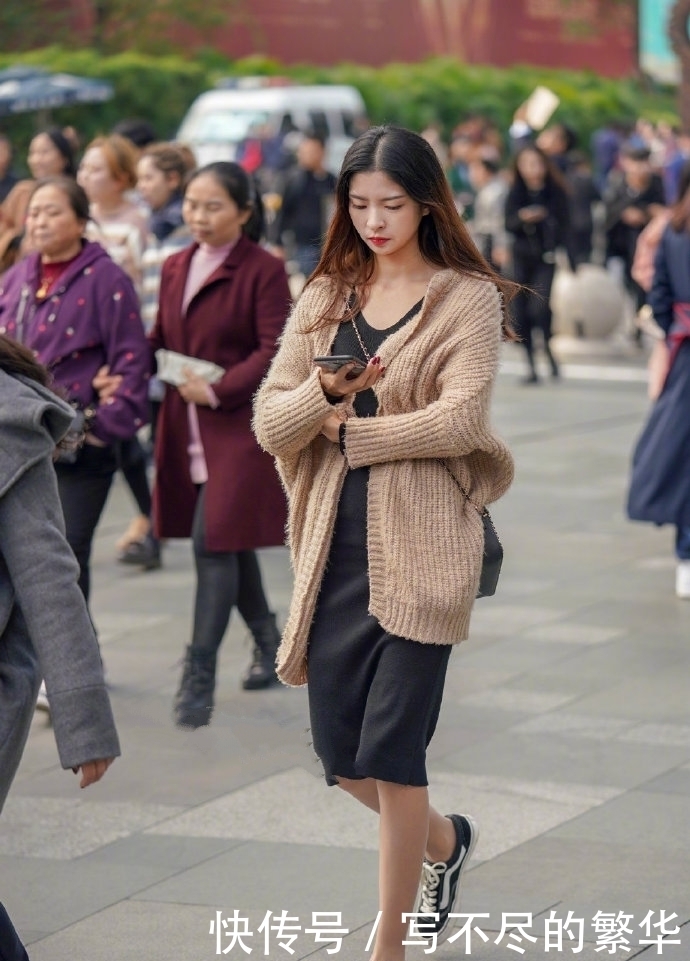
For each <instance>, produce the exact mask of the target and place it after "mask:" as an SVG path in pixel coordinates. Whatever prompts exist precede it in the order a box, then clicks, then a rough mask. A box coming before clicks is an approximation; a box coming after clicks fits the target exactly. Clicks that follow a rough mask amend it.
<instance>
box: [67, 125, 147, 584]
mask: <svg viewBox="0 0 690 961" xmlns="http://www.w3.org/2000/svg"><path fill="white" fill-rule="evenodd" d="M77 182H78V183H79V184H80V185H81V186H82V187H83V188H84V190H85V192H86V196H87V197H88V198H89V205H90V206H89V211H90V214H91V220H92V222H91V224H89V227H88V228H87V237H88V238H89V239H90V240H94V241H97V242H98V243H100V244H101V245H102V246H103V247H104V248H105V249H106V250H107V252H108V254H109V255H110V256H111V257H112V259H113V260H114V261H115V263H116V264H118V265H119V266H120V267H122V269H123V270H124V271H125V272H126V273H127V274H128V276H129V278H130V280H131V281H132V283H133V284H134V288H135V290H136V292H137V296H138V297H139V298H141V295H142V286H143V284H142V279H143V257H144V251H145V249H146V244H147V240H148V222H147V215H146V211H145V210H144V208H143V207H142V206H140V205H139V204H138V203H136V202H135V201H134V200H132V199H131V198H130V197H129V196H128V194H129V192H130V191H131V190H133V189H134V187H135V186H136V183H137V153H136V150H135V148H134V147H133V146H132V144H131V143H130V142H129V140H127V139H126V138H125V137H121V136H119V135H118V134H111V135H110V136H108V137H97V138H96V139H95V140H92V141H91V143H90V144H89V145H88V146H87V148H86V151H85V152H84V156H83V158H82V161H81V163H80V164H79V170H78V172H77ZM114 449H115V453H116V455H117V460H118V466H119V467H120V469H121V471H122V474H123V476H124V478H125V481H126V482H127V486H128V487H129V489H130V491H131V493H132V496H133V498H134V501H135V503H136V505H137V510H138V514H137V516H136V517H135V518H133V520H132V522H131V524H130V525H129V527H128V529H127V530H126V531H125V533H124V534H123V535H122V537H121V538H120V539H119V540H118V542H117V545H116V547H117V550H118V552H119V556H120V557H122V555H123V554H124V552H125V551H126V550H127V549H128V547H129V545H130V544H139V543H141V542H142V541H143V540H144V539H145V538H146V536H147V535H148V533H149V530H150V526H151V524H150V517H151V489H150V485H149V481H148V476H147V472H146V467H147V463H146V453H145V451H144V449H143V448H142V446H141V444H140V442H139V440H138V438H137V437H136V435H134V436H132V437H131V438H128V439H127V440H126V441H122V442H119V443H117V444H116V445H115V447H114ZM149 546H150V545H149ZM144 566H145V567H146V569H148V570H153V569H154V568H156V567H159V566H160V551H159V550H158V549H157V545H156V550H151V551H150V557H149V561H148V563H147V564H145V565H144Z"/></svg>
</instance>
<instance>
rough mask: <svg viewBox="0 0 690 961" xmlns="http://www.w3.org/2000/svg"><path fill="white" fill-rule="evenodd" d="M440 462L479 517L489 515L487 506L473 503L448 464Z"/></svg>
mask: <svg viewBox="0 0 690 961" xmlns="http://www.w3.org/2000/svg"><path fill="white" fill-rule="evenodd" d="M442 463H443V466H444V467H445V469H446V470H447V471H448V473H449V474H450V476H451V477H452V478H453V480H454V481H455V483H456V484H457V485H458V487H459V488H460V491H461V493H462V494H463V496H464V498H465V500H466V501H467V503H468V504H469V505H470V506H471V507H474V509H475V510H476V512H477V513H478V514H479V516H480V517H490V516H491V515H490V514H489V510H488V508H487V507H480V506H479V505H478V504H475V502H474V501H473V500H472V498H471V497H470V495H469V494H468V493H467V491H466V490H465V488H464V487H463V486H462V484H461V483H460V481H459V480H458V479H457V477H456V476H455V474H454V473H453V471H452V470H451V469H450V467H449V466H448V464H446V463H445V462H443V461H442Z"/></svg>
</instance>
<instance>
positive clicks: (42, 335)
mask: <svg viewBox="0 0 690 961" xmlns="http://www.w3.org/2000/svg"><path fill="white" fill-rule="evenodd" d="M88 216H89V203H88V200H87V198H86V195H85V194H84V191H83V190H82V188H81V187H79V186H78V185H77V184H76V183H75V182H74V181H73V180H70V179H68V178H51V179H49V180H44V181H39V183H38V184H37V186H36V188H35V190H34V192H33V195H32V197H31V198H30V200H29V206H28V210H27V220H26V224H27V227H26V232H27V237H28V238H29V241H30V244H31V246H32V247H33V248H34V250H35V251H36V252H35V253H33V254H31V255H30V256H29V257H27V258H26V259H25V260H23V261H21V262H20V263H18V264H16V265H15V266H14V267H13V268H12V269H11V270H9V271H8V272H7V273H6V274H5V275H4V276H3V277H2V279H1V280H0V332H1V333H4V334H6V335H7V336H9V337H12V338H13V339H15V340H18V341H20V342H22V343H24V344H25V345H26V346H27V347H30V348H31V349H32V350H33V351H34V353H35V355H36V357H37V359H38V360H39V361H40V363H42V364H43V365H44V366H46V367H47V368H48V370H49V371H50V373H51V374H52V376H53V380H54V383H55V384H56V386H57V387H59V388H62V391H63V393H64V394H65V396H66V398H67V400H69V401H70V403H71V404H72V405H73V406H74V407H76V408H79V409H80V410H83V411H88V409H89V408H93V410H94V414H93V417H92V418H91V417H88V418H87V421H86V436H85V443H84V444H83V446H82V447H81V449H80V450H79V451H78V453H77V454H76V456H75V457H73V458H72V460H71V461H70V462H58V463H57V464H56V470H57V476H58V489H59V493H60V500H61V503H62V509H63V513H64V515H65V524H66V532H67V540H68V542H69V544H70V546H71V548H72V550H73V551H74V553H75V555H76V557H77V560H78V561H79V567H80V578H79V586H80V587H81V589H82V592H83V593H84V596H85V597H86V598H87V600H88V595H89V586H90V585H89V558H90V555H91V544H92V541H93V535H94V531H95V529H96V525H97V523H98V520H99V518H100V516H101V513H102V511H103V508H104V506H105V502H106V499H107V496H108V491H109V490H110V485H111V483H112V479H113V475H114V473H115V470H116V468H117V462H116V455H115V451H114V449H113V443H114V442H115V441H119V440H126V439H127V438H131V437H133V436H134V435H135V434H136V432H137V430H138V429H139V427H141V426H142V425H143V424H144V423H145V422H146V419H147V408H148V402H147V381H148V377H149V366H150V360H149V357H150V354H149V349H148V345H147V343H146V338H145V335H144V328H143V325H142V322H141V317H140V315H139V305H138V302H137V298H136V295H135V293H134V288H133V286H132V282H131V281H130V280H129V278H128V277H127V275H126V274H125V273H124V271H123V270H122V269H121V268H120V267H118V266H117V265H116V264H115V263H113V261H112V260H111V259H110V257H109V256H108V254H107V253H106V252H105V250H103V248H102V247H101V246H99V244H95V243H88V242H87V241H85V240H84V238H83V233H84V229H85V228H86V224H87V222H88ZM105 365H107V366H108V367H109V368H110V370H111V371H112V373H114V374H117V375H120V376H121V377H122V381H121V383H120V386H119V387H118V389H117V391H116V393H115V395H114V396H113V397H111V398H110V399H109V400H108V401H107V402H106V403H105V404H103V405H100V406H99V403H98V395H97V392H96V391H95V390H94V388H93V379H94V377H95V375H96V373H97V372H98V370H99V368H100V367H102V366H105Z"/></svg>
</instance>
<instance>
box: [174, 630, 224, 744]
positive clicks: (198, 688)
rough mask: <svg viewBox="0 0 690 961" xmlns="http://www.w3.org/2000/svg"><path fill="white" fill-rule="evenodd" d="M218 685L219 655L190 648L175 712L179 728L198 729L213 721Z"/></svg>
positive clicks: (186, 656) (176, 698) (186, 657)
mask: <svg viewBox="0 0 690 961" xmlns="http://www.w3.org/2000/svg"><path fill="white" fill-rule="evenodd" d="M215 686H216V655H215V654H208V653H207V652H205V651H198V650H196V649H195V648H194V647H191V646H190V647H188V648H187V651H186V653H185V659H184V667H183V669H182V680H181V681H180V687H179V689H178V691H177V694H176V695H175V704H174V714H175V723H176V724H177V726H178V727H191V728H196V727H203V726H204V725H206V724H210V723H211V715H212V714H213V691H214V688H215Z"/></svg>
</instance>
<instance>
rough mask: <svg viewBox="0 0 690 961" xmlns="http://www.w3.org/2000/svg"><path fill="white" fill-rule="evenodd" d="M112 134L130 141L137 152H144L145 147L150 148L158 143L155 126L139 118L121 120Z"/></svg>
mask: <svg viewBox="0 0 690 961" xmlns="http://www.w3.org/2000/svg"><path fill="white" fill-rule="evenodd" d="M110 132H111V133H112V134H117V136H119V137H124V138H125V139H126V140H129V142H130V143H131V144H132V146H133V147H134V148H135V149H136V150H137V152H139V151H141V150H144V148H145V147H149V146H150V145H151V144H152V143H157V142H158V135H157V134H156V131H155V130H154V127H153V124H151V123H149V121H148V120H142V119H141V118H139V117H130V118H127V119H126V120H120V121H119V122H118V123H116V124H115V126H114V127H113V129H112V130H111V131H110Z"/></svg>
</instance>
